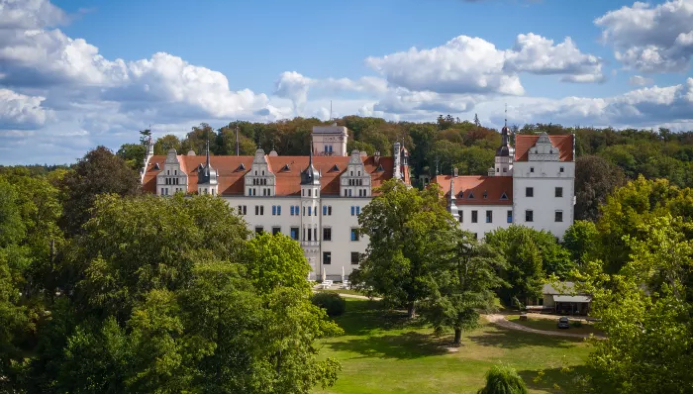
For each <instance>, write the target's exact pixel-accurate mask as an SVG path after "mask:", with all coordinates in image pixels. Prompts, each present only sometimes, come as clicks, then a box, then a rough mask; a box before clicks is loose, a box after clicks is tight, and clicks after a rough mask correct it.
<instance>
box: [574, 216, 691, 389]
mask: <svg viewBox="0 0 693 394" xmlns="http://www.w3.org/2000/svg"><path fill="white" fill-rule="evenodd" d="M638 226H639V229H638V231H641V232H644V233H647V237H646V238H636V237H629V236H626V237H625V239H624V242H625V244H626V245H627V246H628V248H629V249H630V253H631V254H630V258H629V261H628V262H627V263H626V264H625V265H624V266H623V268H622V269H621V270H620V271H619V272H618V273H617V274H608V273H606V272H605V271H604V266H603V264H602V263H601V261H596V262H593V263H590V264H589V265H588V267H587V269H586V270H585V273H584V274H583V275H580V277H579V279H580V282H581V283H583V284H584V285H583V289H582V290H584V291H586V292H588V293H590V294H592V295H593V303H592V312H591V314H592V316H594V317H596V318H598V319H600V323H599V324H598V327H599V328H600V329H602V330H604V332H605V334H606V339H604V340H601V341H595V342H594V347H595V350H594V351H593V352H592V354H591V355H590V357H589V359H588V365H589V366H590V367H592V371H591V372H592V373H591V374H590V376H589V377H588V381H589V382H590V383H591V384H592V386H593V388H594V389H595V391H594V392H612V393H619V394H620V393H623V394H626V393H662V394H664V393H689V392H690V389H691V387H693V375H691V373H690V366H691V365H693V356H692V355H693V342H691V337H693V328H692V327H693V318H692V317H691V316H693V315H692V311H693V263H692V262H693V242H692V241H691V238H690V237H688V236H686V233H690V231H691V224H690V222H688V221H684V220H683V219H682V218H680V217H679V218H673V217H672V216H671V215H669V214H665V215H664V216H660V217H658V218H656V219H653V220H651V221H650V222H649V223H642V224H639V225H638Z"/></svg>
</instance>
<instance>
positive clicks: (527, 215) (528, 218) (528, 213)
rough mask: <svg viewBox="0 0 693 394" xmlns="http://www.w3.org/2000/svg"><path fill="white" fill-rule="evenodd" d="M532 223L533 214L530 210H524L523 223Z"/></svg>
mask: <svg viewBox="0 0 693 394" xmlns="http://www.w3.org/2000/svg"><path fill="white" fill-rule="evenodd" d="M533 221H534V212H533V211H532V210H529V209H528V210H526V211H525V222H529V223H531V222H533Z"/></svg>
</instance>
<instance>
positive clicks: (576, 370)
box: [517, 365, 589, 394]
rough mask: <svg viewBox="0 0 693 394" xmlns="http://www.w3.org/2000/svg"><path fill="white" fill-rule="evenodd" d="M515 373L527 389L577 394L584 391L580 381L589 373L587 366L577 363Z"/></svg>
mask: <svg viewBox="0 0 693 394" xmlns="http://www.w3.org/2000/svg"><path fill="white" fill-rule="evenodd" d="M517 373H518V374H519V375H520V376H521V377H522V379H523V380H524V381H525V384H526V385H527V388H529V389H532V390H542V391H547V392H549V393H556V394H558V393H561V394H578V393H584V392H585V391H584V390H582V383H583V381H584V380H583V379H584V377H585V376H588V375H589V368H588V367H586V366H584V365H578V366H572V367H569V368H551V369H544V370H541V371H532V370H524V371H518V372H517Z"/></svg>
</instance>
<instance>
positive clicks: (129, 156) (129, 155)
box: [116, 144, 147, 171]
mask: <svg viewBox="0 0 693 394" xmlns="http://www.w3.org/2000/svg"><path fill="white" fill-rule="evenodd" d="M146 154H147V146H146V145H142V144H123V145H121V146H120V149H118V152H116V156H118V157H120V158H122V159H123V160H125V162H126V163H127V165H128V166H129V167H130V168H132V169H133V170H135V171H139V170H141V169H142V163H143V162H144V157H145V155H146Z"/></svg>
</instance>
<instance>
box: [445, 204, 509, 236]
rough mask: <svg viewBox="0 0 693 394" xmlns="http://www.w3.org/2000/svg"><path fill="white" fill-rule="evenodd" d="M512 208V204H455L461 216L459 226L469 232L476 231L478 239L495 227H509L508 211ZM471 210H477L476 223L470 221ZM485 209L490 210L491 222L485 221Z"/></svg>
mask: <svg viewBox="0 0 693 394" xmlns="http://www.w3.org/2000/svg"><path fill="white" fill-rule="evenodd" d="M512 210H513V207H512V205H458V206H457V211H458V212H459V214H460V215H461V216H462V222H461V223H460V228H461V229H462V230H465V231H469V232H471V233H476V234H477V238H478V239H483V238H484V236H485V234H486V233H489V232H491V231H493V230H495V229H498V228H507V227H509V226H510V225H511V224H512V223H508V220H507V218H508V211H512ZM472 211H476V212H477V222H476V223H472ZM486 211H491V219H492V222H491V223H486ZM513 220H514V217H513Z"/></svg>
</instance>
